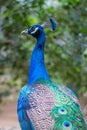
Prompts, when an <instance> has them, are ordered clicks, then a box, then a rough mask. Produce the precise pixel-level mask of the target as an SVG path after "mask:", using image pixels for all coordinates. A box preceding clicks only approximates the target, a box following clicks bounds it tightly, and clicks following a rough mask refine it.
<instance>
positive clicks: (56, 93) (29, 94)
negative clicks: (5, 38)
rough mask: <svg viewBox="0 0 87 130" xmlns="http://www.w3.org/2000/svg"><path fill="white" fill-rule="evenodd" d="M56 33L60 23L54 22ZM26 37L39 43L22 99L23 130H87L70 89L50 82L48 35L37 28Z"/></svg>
mask: <svg viewBox="0 0 87 130" xmlns="http://www.w3.org/2000/svg"><path fill="white" fill-rule="evenodd" d="M50 22H51V24H52V28H53V30H55V27H56V23H55V22H54V20H53V19H51V20H50ZM22 33H28V34H30V35H32V36H33V37H35V38H36V39H37V43H36V46H35V48H34V50H33V53H32V56H31V62H30V71H29V76H28V77H29V78H28V83H27V85H25V86H24V87H23V88H22V89H21V91H20V95H19V99H18V108H17V112H18V119H19V123H20V127H21V130H87V124H86V121H85V118H84V116H83V114H82V110H81V107H80V104H79V101H78V99H77V97H76V95H75V94H74V92H73V91H71V90H70V89H69V88H67V87H66V86H62V85H60V84H55V83H53V82H52V81H51V80H50V77H49V75H48V73H47V71H46V67H45V64H44V45H45V40H46V37H45V32H44V30H43V26H40V25H34V26H32V27H30V28H29V29H28V30H25V31H23V32H22Z"/></svg>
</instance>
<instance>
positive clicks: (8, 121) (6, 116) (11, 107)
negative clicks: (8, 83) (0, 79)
mask: <svg viewBox="0 0 87 130" xmlns="http://www.w3.org/2000/svg"><path fill="white" fill-rule="evenodd" d="M80 103H81V106H82V109H83V111H84V114H85V117H86V120H87V97H86V98H81V99H80ZM16 108H17V102H8V103H2V104H0V130H20V127H19V123H18V119H17V112H16Z"/></svg>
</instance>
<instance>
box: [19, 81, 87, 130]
mask: <svg viewBox="0 0 87 130" xmlns="http://www.w3.org/2000/svg"><path fill="white" fill-rule="evenodd" d="M18 106H19V107H18V112H19V116H20V115H21V118H20V122H22V121H23V119H24V121H25V118H26V122H28V121H29V122H30V126H29V127H31V130H87V126H86V122H85V119H84V117H83V114H82V111H81V107H80V105H79V102H78V99H77V97H76V95H75V94H74V93H73V91H71V90H70V89H69V88H67V87H65V86H62V85H60V84H55V83H53V82H51V81H47V80H38V81H36V82H35V83H34V84H32V85H30V86H27V85H26V86H24V87H23V88H22V90H21V92H20V96H19V101H18ZM31 124H32V125H31ZM21 125H22V124H21ZM23 130H25V129H23Z"/></svg>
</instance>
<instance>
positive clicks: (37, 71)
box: [28, 32, 50, 84]
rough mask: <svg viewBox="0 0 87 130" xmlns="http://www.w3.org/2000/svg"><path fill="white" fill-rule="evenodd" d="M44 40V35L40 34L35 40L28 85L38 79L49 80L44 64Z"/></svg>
mask: <svg viewBox="0 0 87 130" xmlns="http://www.w3.org/2000/svg"><path fill="white" fill-rule="evenodd" d="M45 40H46V37H45V33H44V32H41V34H40V36H39V37H38V39H37V43H36V46H35V48H34V50H33V52H32V56H31V61H30V72H29V76H28V84H32V83H34V82H35V81H36V80H39V79H46V80H50V78H49V76H48V73H47V71H46V67H45V64H44V44H45Z"/></svg>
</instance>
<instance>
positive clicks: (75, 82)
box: [0, 0, 87, 101]
mask: <svg viewBox="0 0 87 130" xmlns="http://www.w3.org/2000/svg"><path fill="white" fill-rule="evenodd" d="M50 17H53V18H54V19H55V20H56V22H57V29H56V31H55V32H52V31H51V30H50V29H45V32H46V35H47V41H46V46H45V63H46V67H47V70H48V73H49V75H50V77H51V79H52V80H53V81H54V82H56V83H61V84H64V85H67V86H69V87H70V88H72V89H73V90H74V91H75V92H76V93H77V94H78V95H81V94H84V93H85V92H86V91H87V1H86V0H49V1H47V0H37V1H36V0H8V1H6V0H3V1H0V101H2V99H3V98H4V97H6V98H7V97H8V96H10V98H12V99H13V98H14V99H15V98H17V96H16V95H18V93H19V90H20V89H21V87H22V86H23V85H25V84H26V83H27V79H28V78H27V76H28V70H29V61H30V57H31V52H32V49H33V47H34V46H35V42H36V41H35V39H33V38H32V37H31V36H22V35H21V34H20V32H21V31H22V30H24V29H26V28H27V27H29V26H31V25H33V24H37V23H38V24H42V23H43V22H48V21H49V18H50Z"/></svg>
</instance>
